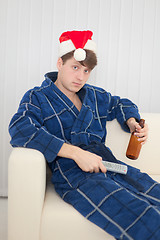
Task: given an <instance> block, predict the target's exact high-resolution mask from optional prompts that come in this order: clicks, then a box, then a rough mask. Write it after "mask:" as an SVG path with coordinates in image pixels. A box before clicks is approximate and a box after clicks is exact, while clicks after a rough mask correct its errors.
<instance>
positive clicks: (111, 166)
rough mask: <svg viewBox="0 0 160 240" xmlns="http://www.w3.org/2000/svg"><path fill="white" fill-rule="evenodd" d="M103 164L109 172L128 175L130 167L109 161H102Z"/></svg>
mask: <svg viewBox="0 0 160 240" xmlns="http://www.w3.org/2000/svg"><path fill="white" fill-rule="evenodd" d="M102 163H103V165H104V166H105V167H106V168H107V170H108V171H111V172H115V173H121V174H127V170H128V167H127V166H126V165H123V164H119V163H113V162H108V161H102Z"/></svg>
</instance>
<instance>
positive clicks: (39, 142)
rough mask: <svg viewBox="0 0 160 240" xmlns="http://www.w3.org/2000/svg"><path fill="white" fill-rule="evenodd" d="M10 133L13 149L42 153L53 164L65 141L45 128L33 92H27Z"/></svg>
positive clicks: (10, 126) (14, 118) (11, 124)
mask: <svg viewBox="0 0 160 240" xmlns="http://www.w3.org/2000/svg"><path fill="white" fill-rule="evenodd" d="M9 133H10V135H11V141H10V143H11V145H12V146H13V147H26V148H32V149H36V150H38V151H40V152H41V153H42V154H43V155H44V157H45V158H46V160H47V161H48V162H52V161H53V160H54V159H55V158H56V156H57V154H58V152H59V150H60V148H61V147H62V145H63V143H64V140H63V139H60V138H58V137H56V136H54V135H52V134H50V133H49V132H48V131H47V129H46V128H45V127H44V126H43V118H42V114H41V108H40V104H39V102H38V99H37V97H36V96H34V94H32V92H27V93H26V94H25V95H24V97H23V99H22V101H21V103H20V106H19V109H18V111H17V113H16V114H15V115H14V116H13V118H12V120H11V122H10V125H9Z"/></svg>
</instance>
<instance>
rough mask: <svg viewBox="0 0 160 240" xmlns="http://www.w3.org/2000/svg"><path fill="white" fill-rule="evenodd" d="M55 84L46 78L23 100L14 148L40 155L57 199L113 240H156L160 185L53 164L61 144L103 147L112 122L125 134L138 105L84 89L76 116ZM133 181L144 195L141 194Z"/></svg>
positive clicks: (14, 123) (52, 76)
mask: <svg viewBox="0 0 160 240" xmlns="http://www.w3.org/2000/svg"><path fill="white" fill-rule="evenodd" d="M56 78H57V73H48V74H47V75H46V79H45V81H44V82H43V83H42V85H41V86H40V87H35V88H34V89H32V90H29V91H28V92H27V93H26V94H25V95H24V97H23V98H22V101H21V103H20V106H19V109H18V111H17V113H16V114H15V115H14V116H13V118H12V120H11V123H10V126H9V132H10V135H11V144H12V146H13V147H27V148H33V149H37V150H39V151H41V152H42V153H43V154H44V156H45V158H46V160H47V161H48V164H49V166H50V167H51V169H52V171H53V177H52V182H53V183H54V185H55V188H56V191H57V192H58V193H59V194H60V196H61V197H62V198H63V199H64V200H65V201H67V202H69V203H71V204H72V205H73V206H74V207H75V208H76V209H77V210H78V211H79V212H80V213H82V214H83V215H84V216H85V217H86V218H87V219H89V220H90V221H92V222H94V223H95V224H97V225H99V226H100V227H101V228H103V229H104V230H105V231H107V232H108V233H110V234H112V235H113V236H115V237H116V238H117V239H137V240H139V239H145V240H146V239H158V237H157V236H158V235H159V222H160V218H159V200H158V199H159V192H160V191H159V184H158V183H155V182H154V181H153V180H152V179H150V178H149V177H148V176H147V175H145V174H142V173H140V172H139V170H137V169H134V168H131V167H129V171H128V172H129V174H128V178H127V179H126V178H124V177H122V176H121V175H120V174H110V173H107V174H102V173H98V174H95V173H92V174H91V173H86V172H83V171H82V170H81V169H80V168H78V166H77V164H76V163H75V162H74V161H73V160H71V159H65V160H64V159H63V158H57V153H58V152H59V150H60V148H61V146H62V145H63V143H64V142H66V143H71V144H74V145H81V144H84V145H86V146H89V145H90V144H91V143H92V142H93V141H95V142H99V143H102V144H104V143H105V139H106V122H107V121H111V120H113V119H115V118H116V119H117V120H118V122H119V123H120V125H121V127H122V128H123V129H124V130H125V131H129V129H128V127H127V125H126V120H127V119H128V118H130V117H135V118H136V119H138V120H139V119H140V116H139V113H138V109H137V107H136V105H134V104H133V103H132V102H131V101H129V100H127V99H120V98H119V97H118V96H111V94H110V93H108V92H106V91H105V90H103V89H101V88H98V87H94V86H91V85H88V84H86V85H85V86H84V87H83V88H82V89H81V90H80V91H79V92H78V95H79V97H80V99H81V101H82V103H83V104H82V108H81V111H80V112H79V111H78V110H77V108H76V107H75V106H74V105H73V103H72V102H71V101H70V100H69V99H68V98H67V96H65V95H64V94H63V93H62V92H61V91H60V90H59V89H58V88H57V87H56V86H55V84H54V81H55V80H56ZM131 179H132V180H134V181H133V182H132V181H131ZM135 181H137V182H139V183H140V184H141V186H143V189H145V190H144V191H141V192H140V191H139V189H138V188H137V186H136V185H135V184H134V183H135ZM144 236H145V237H144Z"/></svg>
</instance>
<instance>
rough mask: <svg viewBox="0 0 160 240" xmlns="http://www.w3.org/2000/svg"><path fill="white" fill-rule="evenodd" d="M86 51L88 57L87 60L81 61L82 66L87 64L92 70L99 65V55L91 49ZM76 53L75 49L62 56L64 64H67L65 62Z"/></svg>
mask: <svg viewBox="0 0 160 240" xmlns="http://www.w3.org/2000/svg"><path fill="white" fill-rule="evenodd" d="M85 51H86V58H85V60H83V61H80V62H79V63H80V64H81V65H82V66H85V67H87V68H89V69H90V70H92V69H93V68H94V67H95V66H96V65H97V56H96V54H95V53H94V52H93V51H91V50H87V49H85ZM73 55H74V51H72V52H69V53H67V54H65V55H63V56H62V57H61V58H62V61H63V64H65V62H66V61H67V60H69V59H70V58H72V57H73Z"/></svg>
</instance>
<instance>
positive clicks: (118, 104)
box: [107, 93, 140, 132]
mask: <svg viewBox="0 0 160 240" xmlns="http://www.w3.org/2000/svg"><path fill="white" fill-rule="evenodd" d="M107 102H108V104H107V106H108V109H107V113H108V114H107V115H108V117H107V120H108V121H111V120H113V119H115V118H116V119H117V121H118V122H119V123H120V125H121V127H122V129H123V130H124V131H127V132H129V131H130V130H129V127H128V125H127V124H126V121H127V120H128V119H129V118H131V117H133V118H135V119H136V120H137V121H139V120H140V114H139V110H138V107H137V106H136V104H134V103H133V102H132V101H130V100H129V99H127V98H120V97H119V96H112V95H111V94H110V93H107Z"/></svg>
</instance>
